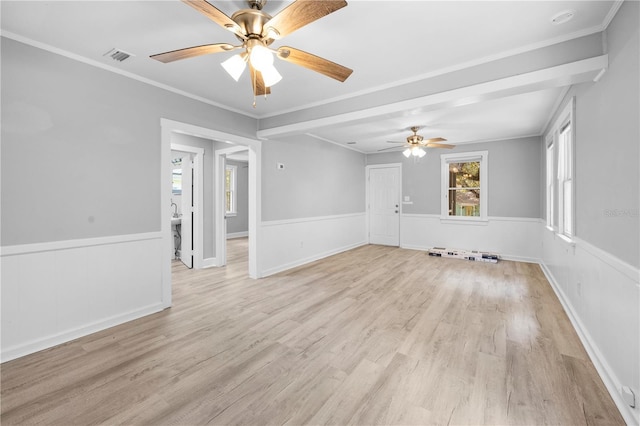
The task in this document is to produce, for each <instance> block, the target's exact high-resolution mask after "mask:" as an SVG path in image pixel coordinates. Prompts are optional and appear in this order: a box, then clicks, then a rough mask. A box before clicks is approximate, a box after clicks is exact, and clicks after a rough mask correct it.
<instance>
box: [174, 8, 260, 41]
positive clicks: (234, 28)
mask: <svg viewBox="0 0 640 426" xmlns="http://www.w3.org/2000/svg"><path fill="white" fill-rule="evenodd" d="M182 2H183V3H184V4H187V5H189V6H191V7H192V8H194V9H195V10H197V11H198V12H200V13H201V14H203V15H204V16H206V17H207V18H209V19H211V20H212V21H213V22H215V23H216V24H218V25H220V26H221V27H223V28H226V29H228V30H229V31H231V32H233V33H235V34H237V35H239V36H240V37H241V38H243V39H246V38H247V37H246V35H245V34H244V33H243V32H242V28H240V26H239V25H238V24H236V23H235V22H234V21H233V19H231V18H229V17H228V16H227V15H226V14H225V13H224V12H222V11H221V10H220V9H218V8H217V7H215V6H213V5H212V4H211V3H209V2H206V1H205V0H182Z"/></svg>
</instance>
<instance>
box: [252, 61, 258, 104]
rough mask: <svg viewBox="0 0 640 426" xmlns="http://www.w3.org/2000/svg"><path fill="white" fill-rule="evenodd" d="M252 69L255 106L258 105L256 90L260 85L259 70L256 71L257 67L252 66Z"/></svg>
mask: <svg viewBox="0 0 640 426" xmlns="http://www.w3.org/2000/svg"><path fill="white" fill-rule="evenodd" d="M251 71H253V78H252V80H253V107H254V108H255V107H256V90H257V87H258V83H257V79H258V71H256V69H255V68H252V69H251Z"/></svg>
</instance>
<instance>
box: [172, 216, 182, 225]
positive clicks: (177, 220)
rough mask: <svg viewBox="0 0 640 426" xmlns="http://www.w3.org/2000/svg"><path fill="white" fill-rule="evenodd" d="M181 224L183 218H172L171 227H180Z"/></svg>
mask: <svg viewBox="0 0 640 426" xmlns="http://www.w3.org/2000/svg"><path fill="white" fill-rule="evenodd" d="M181 222H182V218H181V217H172V218H171V226H173V225H180V223H181Z"/></svg>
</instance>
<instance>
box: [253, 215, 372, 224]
mask: <svg viewBox="0 0 640 426" xmlns="http://www.w3.org/2000/svg"><path fill="white" fill-rule="evenodd" d="M363 214H366V213H365V212H361V213H346V214H336V215H331V216H313V217H300V218H295V219H282V220H267V221H263V222H262V226H263V227H268V226H280V225H291V224H294V223H305V222H319V221H322V220H334V219H345V218H348V217H356V216H361V215H363Z"/></svg>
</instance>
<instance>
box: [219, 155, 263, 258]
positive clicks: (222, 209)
mask: <svg viewBox="0 0 640 426" xmlns="http://www.w3.org/2000/svg"><path fill="white" fill-rule="evenodd" d="M247 150H248V148H247V146H245V145H235V144H234V146H231V147H228V148H221V149H216V151H215V154H214V159H213V171H214V173H213V183H214V185H213V187H214V200H215V203H214V204H215V205H216V206H219V207H216V212H215V213H214V223H215V228H216V231H215V235H216V237H215V246H216V260H217V263H216V266H218V267H222V266H225V265H226V264H227V241H226V240H227V221H226V217H227V216H232V215H229V214H227V212H226V200H225V192H226V188H225V170H226V167H227V155H228V154H234V153H236V152H244V151H247ZM250 156H251V154H250ZM252 161H253V160H252V159H251V158H250V159H249V161H248V162H247V167H249V174H251V171H252V169H253V164H254V163H253V162H252ZM249 180H250V181H251V179H249ZM249 200H250V201H251V200H252V198H251V189H249ZM253 208H254V206H253V203H252V202H249V217H251V214H252V211H253ZM249 220H250V219H249ZM251 246H252V241H251V238H250V239H249V251H251Z"/></svg>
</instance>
